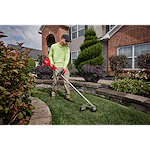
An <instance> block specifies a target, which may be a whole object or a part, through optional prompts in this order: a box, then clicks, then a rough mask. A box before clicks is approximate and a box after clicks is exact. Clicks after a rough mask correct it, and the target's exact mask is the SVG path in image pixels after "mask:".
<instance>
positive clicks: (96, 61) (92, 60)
mask: <svg viewBox="0 0 150 150" xmlns="http://www.w3.org/2000/svg"><path fill="white" fill-rule="evenodd" d="M80 49H81V52H80V54H79V56H78V58H77V59H76V60H75V61H74V65H75V67H76V68H77V69H78V72H79V73H80V74H81V67H82V66H83V65H86V64H89V65H91V66H96V65H100V66H102V65H103V62H104V57H103V55H102V54H101V52H102V49H103V47H102V44H101V43H100V42H99V40H97V36H96V32H95V31H94V29H88V30H86V31H85V40H84V43H83V44H82V45H81V46H80Z"/></svg>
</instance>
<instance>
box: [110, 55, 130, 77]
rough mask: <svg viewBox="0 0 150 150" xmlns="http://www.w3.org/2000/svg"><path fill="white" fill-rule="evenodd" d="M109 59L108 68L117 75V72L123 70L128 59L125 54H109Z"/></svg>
mask: <svg viewBox="0 0 150 150" xmlns="http://www.w3.org/2000/svg"><path fill="white" fill-rule="evenodd" d="M109 61H110V68H111V70H112V71H113V72H114V74H115V75H116V76H118V75H119V73H120V72H122V71H123V68H125V67H126V66H127V65H128V60H127V57H126V56H125V55H119V56H111V57H110V58H109Z"/></svg>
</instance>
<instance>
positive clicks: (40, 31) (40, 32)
mask: <svg viewBox="0 0 150 150" xmlns="http://www.w3.org/2000/svg"><path fill="white" fill-rule="evenodd" d="M46 23H47V22H42V25H41V27H40V29H39V30H38V33H39V34H42V32H43V30H44V28H45V26H46V25H47V24H46ZM50 24H61V25H62V26H64V27H66V28H69V26H68V25H67V24H66V22H50Z"/></svg>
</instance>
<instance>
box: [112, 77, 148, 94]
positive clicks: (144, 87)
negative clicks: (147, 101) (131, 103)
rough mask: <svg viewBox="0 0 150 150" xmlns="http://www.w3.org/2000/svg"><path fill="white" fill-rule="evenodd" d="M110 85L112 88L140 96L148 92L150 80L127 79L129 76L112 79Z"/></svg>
mask: <svg viewBox="0 0 150 150" xmlns="http://www.w3.org/2000/svg"><path fill="white" fill-rule="evenodd" d="M110 86H111V87H112V88H113V89H114V90H116V91H120V92H125V93H131V94H138V95H142V96H146V95H149V94H150V88H149V87H150V82H145V81H144V80H137V79H129V77H127V78H124V79H123V80H121V79H118V80H117V81H114V82H113V83H112V84H111V85H110Z"/></svg>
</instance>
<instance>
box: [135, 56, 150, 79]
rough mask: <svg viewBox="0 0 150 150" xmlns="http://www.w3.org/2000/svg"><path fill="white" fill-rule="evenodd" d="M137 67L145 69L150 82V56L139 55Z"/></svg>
mask: <svg viewBox="0 0 150 150" xmlns="http://www.w3.org/2000/svg"><path fill="white" fill-rule="evenodd" d="M137 65H138V66H139V67H140V68H141V69H145V72H146V74H147V77H148V80H150V72H149V71H148V70H149V69H150V54H141V55H139V56H138V57H137ZM143 72H144V70H143Z"/></svg>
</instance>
